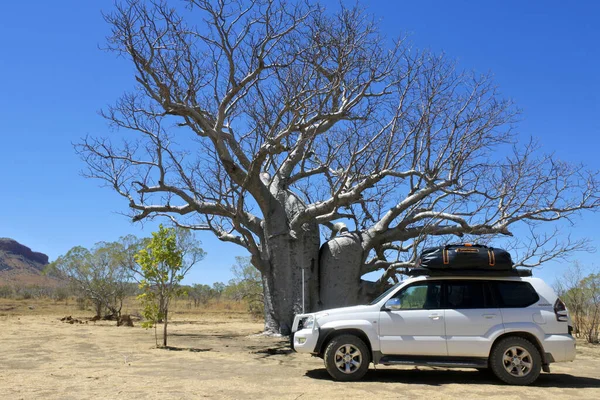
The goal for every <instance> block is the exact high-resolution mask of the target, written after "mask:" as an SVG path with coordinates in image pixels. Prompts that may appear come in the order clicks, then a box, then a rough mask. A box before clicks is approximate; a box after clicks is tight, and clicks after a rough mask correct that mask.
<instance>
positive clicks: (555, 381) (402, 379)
mask: <svg viewBox="0 0 600 400" xmlns="http://www.w3.org/2000/svg"><path fill="white" fill-rule="evenodd" d="M306 376H307V377H309V378H312V379H319V380H328V381H331V380H332V378H331V376H330V375H329V374H328V373H327V371H326V370H325V368H319V369H314V370H310V371H307V372H306ZM361 381H362V382H398V383H413V384H420V385H430V386H442V385H446V384H455V383H467V384H469V383H471V384H480V385H481V384H484V385H502V386H504V385H505V384H504V383H502V382H501V381H500V380H498V379H496V378H495V377H494V376H493V375H492V374H491V372H479V371H456V370H446V369H435V370H422V369H412V370H392V369H385V370H382V369H380V370H374V369H370V370H369V372H367V374H366V375H365V377H364V378H363V379H362V380H361ZM531 386H534V387H535V386H537V387H557V388H565V389H566V388H573V389H580V388H600V379H597V378H590V377H585V376H573V375H569V374H560V373H559V374H553V373H550V374H544V373H542V374H541V375H540V377H539V378H538V380H537V381H536V382H535V383H533V384H532V385H531Z"/></svg>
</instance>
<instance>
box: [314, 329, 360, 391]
mask: <svg viewBox="0 0 600 400" xmlns="http://www.w3.org/2000/svg"><path fill="white" fill-rule="evenodd" d="M323 359H324V361H325V368H326V369H327V372H329V375H331V377H332V378H333V379H335V380H337V381H355V380H358V379H360V378H362V377H363V376H365V374H366V373H367V370H368V369H369V363H370V362H371V356H370V354H369V348H368V347H367V345H366V344H365V342H363V341H362V340H361V339H360V338H359V337H356V336H354V335H340V336H336V337H334V338H333V339H332V340H331V341H330V342H329V344H328V345H327V347H326V349H325V356H324V357H323Z"/></svg>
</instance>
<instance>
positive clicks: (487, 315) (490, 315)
mask: <svg viewBox="0 0 600 400" xmlns="http://www.w3.org/2000/svg"><path fill="white" fill-rule="evenodd" d="M483 318H485V319H493V318H496V314H483Z"/></svg>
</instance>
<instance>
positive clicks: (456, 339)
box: [292, 276, 575, 385]
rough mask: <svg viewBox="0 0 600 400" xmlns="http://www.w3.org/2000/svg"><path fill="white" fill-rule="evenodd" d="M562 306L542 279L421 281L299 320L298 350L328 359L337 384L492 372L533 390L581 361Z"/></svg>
mask: <svg viewBox="0 0 600 400" xmlns="http://www.w3.org/2000/svg"><path fill="white" fill-rule="evenodd" d="M571 331H572V327H571V323H570V317H569V314H568V312H567V309H566V307H565V305H564V303H563V302H562V301H561V300H560V299H559V298H558V297H557V296H556V294H555V293H554V291H553V290H552V289H551V288H550V287H549V286H548V285H546V284H545V283H544V282H543V281H542V280H541V279H538V278H529V277H526V278H524V277H517V276H515V277H493V276H490V277H486V276H478V277H474V276H451V277H448V276H437V277H436V276H418V277H414V278H410V279H407V280H405V281H403V282H400V283H399V284H397V285H395V286H394V287H392V288H391V289H389V290H388V291H386V292H385V293H383V294H382V295H381V296H379V297H378V298H377V299H375V300H374V301H373V302H372V303H371V304H369V305H364V306H355V307H345V308H336V309H331V310H325V311H320V312H316V313H311V314H302V315H297V316H296V317H295V319H294V325H293V328H292V332H293V333H292V347H293V348H294V350H296V351H298V352H305V353H311V354H313V355H316V356H319V357H321V358H323V359H324V361H325V367H326V368H327V371H328V372H329V374H330V375H331V376H332V377H333V378H334V379H336V380H343V381H349V380H356V379H360V378H361V377H363V376H364V374H365V373H366V372H367V369H368V368H369V364H370V363H371V362H373V363H374V364H383V365H393V364H399V365H421V366H441V367H458V368H478V369H483V368H491V370H492V371H493V372H494V374H495V375H496V376H497V377H498V378H500V379H501V380H502V381H504V382H506V383H509V384H516V385H527V384H530V383H532V382H533V381H535V380H536V379H537V377H538V376H539V374H540V370H544V371H545V372H550V367H549V364H550V363H553V362H563V361H573V360H574V359H575V339H574V338H573V336H572V335H571Z"/></svg>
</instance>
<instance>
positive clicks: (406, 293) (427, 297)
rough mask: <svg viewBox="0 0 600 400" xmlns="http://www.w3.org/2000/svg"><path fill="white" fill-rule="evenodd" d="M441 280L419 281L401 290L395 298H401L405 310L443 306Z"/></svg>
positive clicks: (401, 306)
mask: <svg viewBox="0 0 600 400" xmlns="http://www.w3.org/2000/svg"><path fill="white" fill-rule="evenodd" d="M441 295H442V285H441V283H440V282H419V283H415V284H413V285H410V286H408V287H406V288H404V289H402V290H401V291H399V292H398V293H397V294H396V295H395V296H394V298H397V299H399V300H400V308H401V309H403V310H431V309H437V308H441V303H442V302H441V298H442V296H441Z"/></svg>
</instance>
